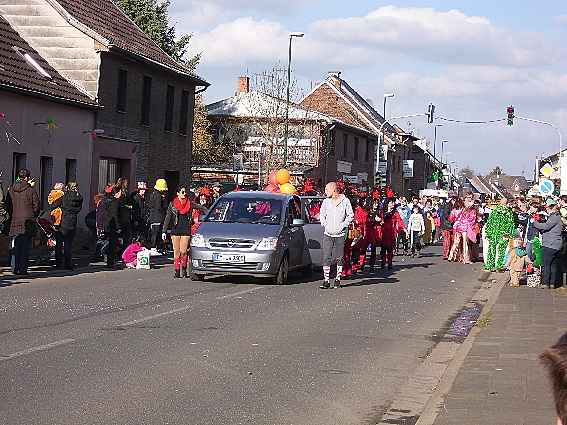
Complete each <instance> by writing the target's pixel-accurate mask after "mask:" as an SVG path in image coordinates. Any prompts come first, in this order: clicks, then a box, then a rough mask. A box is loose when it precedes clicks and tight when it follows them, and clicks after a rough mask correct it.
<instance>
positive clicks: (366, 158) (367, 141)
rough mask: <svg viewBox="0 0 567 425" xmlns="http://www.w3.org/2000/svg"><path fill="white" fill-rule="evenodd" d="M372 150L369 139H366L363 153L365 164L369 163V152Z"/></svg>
mask: <svg viewBox="0 0 567 425" xmlns="http://www.w3.org/2000/svg"><path fill="white" fill-rule="evenodd" d="M371 150H372V144H371V142H370V139H366V152H365V153H364V160H365V161H366V162H368V161H370V151H371Z"/></svg>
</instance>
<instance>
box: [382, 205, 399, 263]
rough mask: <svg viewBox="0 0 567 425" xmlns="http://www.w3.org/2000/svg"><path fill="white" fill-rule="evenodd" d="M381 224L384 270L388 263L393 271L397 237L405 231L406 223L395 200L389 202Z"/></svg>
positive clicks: (383, 212)
mask: <svg viewBox="0 0 567 425" xmlns="http://www.w3.org/2000/svg"><path fill="white" fill-rule="evenodd" d="M380 223H381V224H382V250H381V252H380V256H381V257H382V258H381V260H382V268H384V267H385V265H386V262H388V270H391V269H392V263H393V260H394V247H395V245H396V239H397V236H398V234H399V233H400V232H403V231H404V230H405V225H404V221H403V220H402V217H401V216H400V213H399V212H398V211H397V210H396V204H395V202H394V200H389V201H388V203H387V204H386V208H385V209H384V210H383V211H382V213H381V215H380Z"/></svg>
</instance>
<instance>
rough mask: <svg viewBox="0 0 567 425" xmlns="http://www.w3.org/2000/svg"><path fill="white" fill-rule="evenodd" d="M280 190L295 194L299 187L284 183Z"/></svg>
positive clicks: (287, 193)
mask: <svg viewBox="0 0 567 425" xmlns="http://www.w3.org/2000/svg"><path fill="white" fill-rule="evenodd" d="M280 192H281V193H285V194H286V195H295V194H296V193H297V189H296V188H295V186H294V185H292V184H290V183H284V184H282V185H281V186H280Z"/></svg>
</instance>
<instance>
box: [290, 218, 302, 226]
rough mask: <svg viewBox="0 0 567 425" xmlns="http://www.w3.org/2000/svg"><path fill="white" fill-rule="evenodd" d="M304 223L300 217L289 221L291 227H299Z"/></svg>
mask: <svg viewBox="0 0 567 425" xmlns="http://www.w3.org/2000/svg"><path fill="white" fill-rule="evenodd" d="M304 224H305V220H302V219H300V218H294V219H293V222H292V223H291V225H292V227H300V226H303V225H304Z"/></svg>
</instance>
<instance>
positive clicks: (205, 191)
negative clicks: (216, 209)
mask: <svg viewBox="0 0 567 425" xmlns="http://www.w3.org/2000/svg"><path fill="white" fill-rule="evenodd" d="M213 193H214V192H213V190H212V189H211V188H210V187H207V186H205V187H201V188H199V190H197V199H196V201H197V203H198V205H200V206H201V208H194V209H193V211H192V212H191V235H194V234H195V233H197V229H198V228H199V224H200V218H201V215H203V213H206V212H207V211H208V209H209V208H210V207H211V205H212V203H213Z"/></svg>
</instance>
